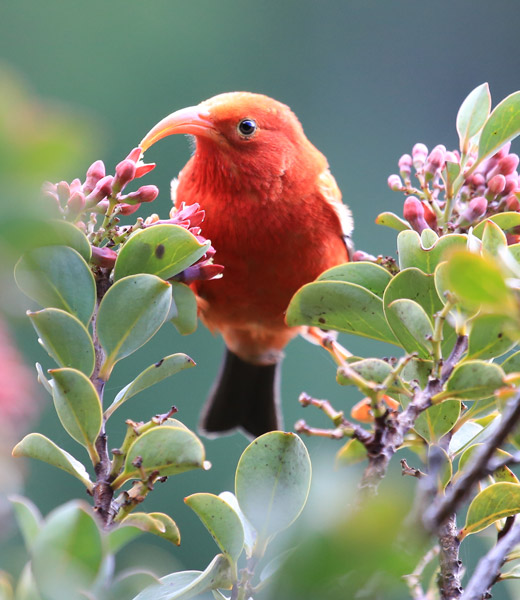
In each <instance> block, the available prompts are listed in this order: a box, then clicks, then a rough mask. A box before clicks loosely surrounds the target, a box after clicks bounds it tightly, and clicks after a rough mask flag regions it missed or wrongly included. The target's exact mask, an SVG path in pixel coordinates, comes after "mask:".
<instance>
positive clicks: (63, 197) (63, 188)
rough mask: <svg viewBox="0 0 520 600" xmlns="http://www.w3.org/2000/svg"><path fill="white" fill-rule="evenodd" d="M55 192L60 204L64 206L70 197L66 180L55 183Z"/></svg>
mask: <svg viewBox="0 0 520 600" xmlns="http://www.w3.org/2000/svg"><path fill="white" fill-rule="evenodd" d="M56 193H57V194H58V198H59V200H60V204H61V205H62V206H65V204H67V202H68V200H69V198H70V187H69V184H68V183H67V182H66V181H60V182H59V183H57V184H56Z"/></svg>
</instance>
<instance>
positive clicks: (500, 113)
mask: <svg viewBox="0 0 520 600" xmlns="http://www.w3.org/2000/svg"><path fill="white" fill-rule="evenodd" d="M518 134H520V92H515V93H514V94H511V95H510V96H508V97H507V98H505V99H504V100H502V102H500V104H498V105H497V106H496V107H495V109H494V110H493V112H492V113H491V114H490V115H489V119H488V120H487V121H486V124H485V125H484V128H483V129H482V133H481V134H480V141H479V148H478V162H482V161H483V160H484V159H485V158H488V157H489V156H491V155H493V154H495V152H498V150H500V148H501V147H502V146H503V145H504V144H506V143H507V142H509V141H510V140H512V139H514V138H515V137H516V136H517V135H518Z"/></svg>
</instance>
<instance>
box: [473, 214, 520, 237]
mask: <svg viewBox="0 0 520 600" xmlns="http://www.w3.org/2000/svg"><path fill="white" fill-rule="evenodd" d="M488 221H492V222H493V223H495V224H496V225H498V226H499V227H500V229H502V230H504V231H508V230H509V229H513V228H514V227H518V226H519V225H520V213H517V212H503V213H498V214H496V215H492V216H491V217H488V218H487V219H485V220H484V221H481V222H480V223H479V224H478V225H475V227H474V228H473V235H475V236H476V237H478V238H479V239H482V237H483V235H484V228H485V227H486V224H487V223H488Z"/></svg>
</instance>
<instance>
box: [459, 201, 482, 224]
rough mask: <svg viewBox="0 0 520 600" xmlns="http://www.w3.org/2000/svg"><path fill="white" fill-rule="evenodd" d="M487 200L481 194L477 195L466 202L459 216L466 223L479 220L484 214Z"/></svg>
mask: <svg viewBox="0 0 520 600" xmlns="http://www.w3.org/2000/svg"><path fill="white" fill-rule="evenodd" d="M487 208H488V201H487V200H486V199H485V198H484V197H483V196H477V197H476V198H473V199H472V200H470V201H469V202H468V205H467V206H466V209H465V210H464V211H463V212H462V213H461V215H460V218H461V220H462V221H465V222H467V223H475V222H477V221H480V219H482V217H483V216H484V215H485V214H486V211H487Z"/></svg>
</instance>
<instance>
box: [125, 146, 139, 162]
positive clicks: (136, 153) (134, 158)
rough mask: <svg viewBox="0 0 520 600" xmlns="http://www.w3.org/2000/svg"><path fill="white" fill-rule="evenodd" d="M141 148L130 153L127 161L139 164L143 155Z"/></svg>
mask: <svg viewBox="0 0 520 600" xmlns="http://www.w3.org/2000/svg"><path fill="white" fill-rule="evenodd" d="M142 152H143V151H142V150H141V148H139V146H138V147H137V148H134V149H133V150H131V151H130V154H129V155H128V156H127V157H126V158H125V160H131V161H132V162H137V161H138V160H139V159H140V158H141V154H142Z"/></svg>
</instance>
